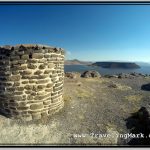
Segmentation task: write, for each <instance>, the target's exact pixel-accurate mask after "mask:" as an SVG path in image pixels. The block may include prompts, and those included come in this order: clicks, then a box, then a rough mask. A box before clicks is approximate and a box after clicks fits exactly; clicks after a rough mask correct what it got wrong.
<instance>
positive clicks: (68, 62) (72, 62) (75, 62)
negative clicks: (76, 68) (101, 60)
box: [65, 59, 93, 65]
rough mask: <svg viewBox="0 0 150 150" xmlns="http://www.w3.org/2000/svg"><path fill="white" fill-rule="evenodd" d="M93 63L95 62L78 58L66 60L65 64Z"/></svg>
mask: <svg viewBox="0 0 150 150" xmlns="http://www.w3.org/2000/svg"><path fill="white" fill-rule="evenodd" d="M92 63H93V62H88V61H80V60H78V59H73V60H65V65H89V64H92Z"/></svg>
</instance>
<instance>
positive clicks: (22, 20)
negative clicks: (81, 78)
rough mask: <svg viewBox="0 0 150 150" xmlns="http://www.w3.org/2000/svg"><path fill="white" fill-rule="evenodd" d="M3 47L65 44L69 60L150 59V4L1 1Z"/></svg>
mask: <svg viewBox="0 0 150 150" xmlns="http://www.w3.org/2000/svg"><path fill="white" fill-rule="evenodd" d="M0 20H1V21H0V45H8V44H12V45H15V44H20V43H39V44H47V45H51V46H57V47H62V48H64V49H65V50H66V59H75V58H76V59H79V60H90V61H112V60H114V61H115V60H117V61H143V62H150V5H143V6H142V5H141V6H139V5H5V6H4V5H0Z"/></svg>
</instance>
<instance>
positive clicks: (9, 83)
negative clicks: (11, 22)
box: [0, 45, 64, 120]
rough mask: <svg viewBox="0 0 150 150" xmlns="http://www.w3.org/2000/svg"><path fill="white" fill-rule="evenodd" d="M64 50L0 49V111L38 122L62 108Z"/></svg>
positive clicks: (44, 47) (31, 46) (38, 47)
mask: <svg viewBox="0 0 150 150" xmlns="http://www.w3.org/2000/svg"><path fill="white" fill-rule="evenodd" d="M63 79H64V51H63V50H62V49H61V48H53V47H49V46H44V45H16V46H4V47H0V110H1V112H2V113H4V114H6V115H8V116H11V117H13V118H21V119H26V120H32V119H40V118H41V117H42V116H48V115H51V114H53V113H55V112H57V111H58V110H60V109H61V108H62V107H63V104H64V103H63V98H62V94H63Z"/></svg>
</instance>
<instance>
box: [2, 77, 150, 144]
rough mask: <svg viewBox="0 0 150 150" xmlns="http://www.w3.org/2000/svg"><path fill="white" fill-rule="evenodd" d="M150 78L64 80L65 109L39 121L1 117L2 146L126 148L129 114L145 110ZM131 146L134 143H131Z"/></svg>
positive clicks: (147, 101) (149, 94) (147, 102)
mask: <svg viewBox="0 0 150 150" xmlns="http://www.w3.org/2000/svg"><path fill="white" fill-rule="evenodd" d="M148 83H150V77H144V76H137V77H134V78H116V77H111V78H108V77H100V78H99V77H97V78H81V77H80V74H76V75H75V77H73V78H69V77H66V78H65V82H64V101H65V105H64V108H63V109H62V110H61V111H60V112H58V113H57V114H55V115H53V116H51V117H48V118H42V120H37V121H30V122H23V121H20V120H12V119H10V118H6V117H4V116H3V115H1V116H0V144H1V145H30V144H31V145H41V144H42V145H96V146H97V145H106V146H108V145H129V141H130V140H131V139H129V138H125V135H127V133H131V127H129V125H130V124H131V123H130V121H131V120H130V119H129V118H130V117H131V115H132V113H135V112H137V111H138V110H139V109H140V108H141V107H142V106H146V107H147V106H148V105H149V103H150V102H149V101H150V92H149V91H146V90H144V89H141V86H142V85H144V84H148ZM131 144H133V143H131Z"/></svg>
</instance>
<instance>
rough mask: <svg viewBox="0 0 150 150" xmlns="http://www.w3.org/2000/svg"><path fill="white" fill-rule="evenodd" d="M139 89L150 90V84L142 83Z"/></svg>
mask: <svg viewBox="0 0 150 150" xmlns="http://www.w3.org/2000/svg"><path fill="white" fill-rule="evenodd" d="M141 90H144V91H150V84H144V85H142V86H141Z"/></svg>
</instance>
